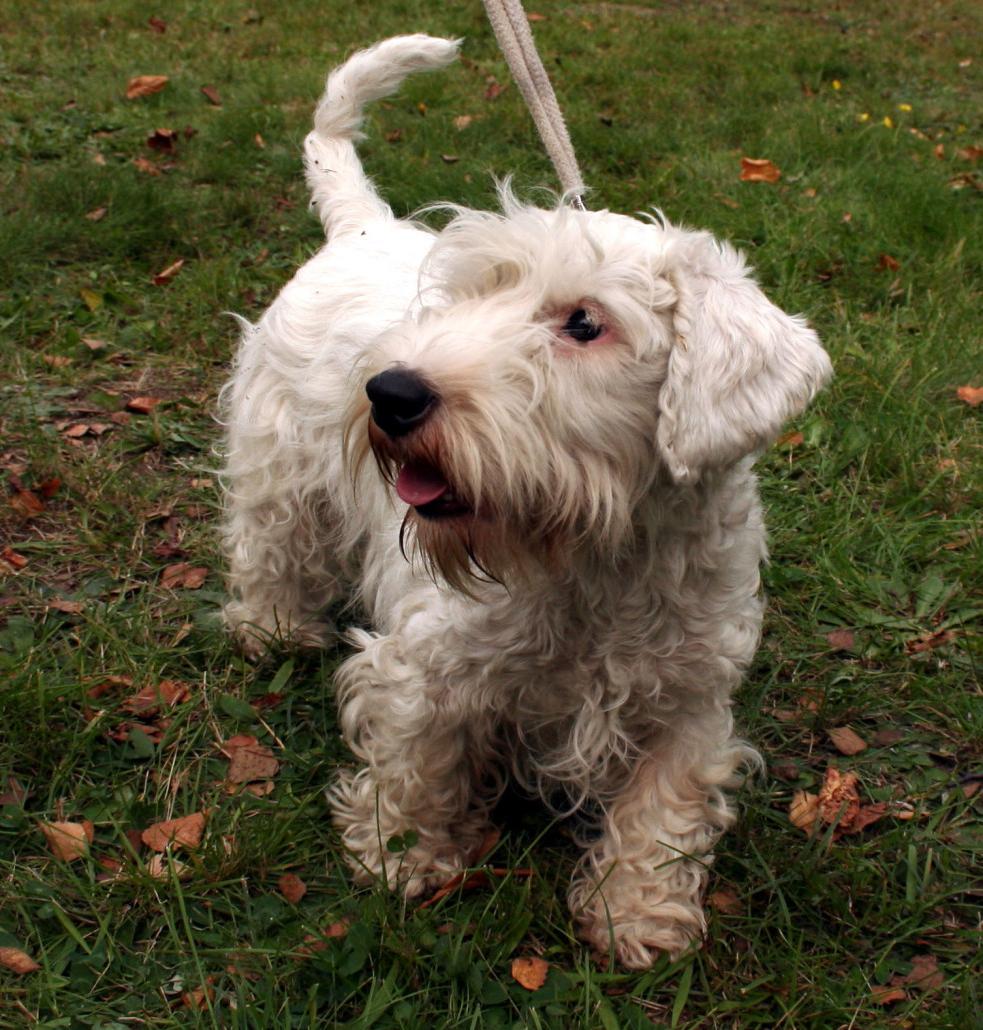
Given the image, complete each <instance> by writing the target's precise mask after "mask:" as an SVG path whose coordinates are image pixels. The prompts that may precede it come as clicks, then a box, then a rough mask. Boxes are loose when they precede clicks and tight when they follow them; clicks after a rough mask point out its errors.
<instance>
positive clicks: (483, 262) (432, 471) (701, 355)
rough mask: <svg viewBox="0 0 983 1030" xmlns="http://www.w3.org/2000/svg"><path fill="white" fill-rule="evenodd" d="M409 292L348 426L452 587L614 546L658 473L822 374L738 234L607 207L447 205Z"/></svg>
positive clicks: (754, 420) (723, 443)
mask: <svg viewBox="0 0 983 1030" xmlns="http://www.w3.org/2000/svg"><path fill="white" fill-rule="evenodd" d="M421 299H422V306H421V309H420V311H419V313H418V314H416V315H414V316H413V317H412V318H411V319H409V320H407V322H406V323H404V324H402V325H400V326H398V327H395V328H394V329H393V330H392V331H391V332H389V333H387V334H386V335H385V336H384V337H383V338H381V339H380V340H379V341H378V344H377V346H376V347H375V348H374V351H373V353H372V354H371V356H370V360H369V363H368V367H367V370H366V374H365V390H366V393H365V394H364V395H360V398H359V400H358V402H357V403H356V406H355V408H354V409H353V412H352V415H351V420H350V423H349V424H350V430H351V432H350V438H351V439H352V440H354V441H356V444H357V442H358V441H361V443H362V446H361V447H359V446H355V447H354V449H353V453H354V456H355V458H356V460H359V459H360V458H361V457H364V456H365V454H366V453H367V452H368V450H369V448H371V450H372V451H373V452H374V453H375V455H376V457H377V459H378V461H379V464H380V467H381V469H382V470H383V472H384V473H385V474H386V475H387V476H388V477H389V478H390V480H391V482H392V483H393V484H394V487H395V491H396V493H397V495H398V496H399V498H400V499H401V500H402V501H403V502H405V503H406V504H407V506H408V510H407V517H406V522H405V523H404V533H410V534H411V535H412V537H413V539H414V540H415V546H416V547H417V548H418V550H419V551H420V552H421V553H422V555H423V556H424V557H425V559H426V560H427V561H429V563H430V565H431V568H432V569H433V570H434V571H436V572H439V573H441V574H442V575H443V576H444V577H445V578H446V579H447V580H448V581H449V582H450V583H452V584H454V585H457V586H460V587H465V588H466V587H467V581H468V578H469V577H470V576H472V575H474V574H475V573H476V572H479V571H486V572H489V573H490V574H491V575H493V576H494V577H496V578H503V577H507V576H509V575H511V574H512V573H514V572H516V571H520V570H523V569H526V568H529V567H530V566H531V565H535V566H541V565H542V564H543V563H545V564H547V565H555V564H557V563H562V562H563V561H564V560H566V559H567V558H568V557H569V556H570V555H572V554H574V553H578V552H580V551H582V550H583V549H584V548H591V549H594V550H595V551H602V552H605V553H607V554H609V555H610V554H614V553H616V552H617V550H618V548H620V547H623V546H624V544H625V541H626V540H627V539H628V538H629V537H630V536H631V534H632V527H633V525H634V524H635V518H636V513H637V512H638V509H639V506H640V505H641V504H642V503H643V502H644V500H645V499H646V498H647V497H648V496H650V495H651V493H652V491H653V490H659V489H671V488H673V486H674V485H675V487H676V488H686V487H687V486H688V485H690V484H694V483H696V482H698V481H699V480H700V478H701V476H703V475H704V474H705V473H707V472H708V471H709V470H712V469H719V468H726V467H727V466H730V465H732V464H734V463H735V462H737V461H739V460H741V459H742V458H744V457H745V456H747V455H749V454H751V453H753V452H755V451H757V450H759V449H760V448H762V447H764V446H765V445H767V444H768V443H769V442H770V441H771V440H773V439H774V437H775V436H776V435H777V433H778V431H779V429H780V427H781V425H782V423H783V422H784V421H785V420H786V419H787V418H789V417H790V416H792V415H795V414H796V413H798V412H799V411H801V410H802V409H803V408H804V407H805V405H806V404H807V403H808V401H809V400H810V398H811V397H812V396H813V394H814V393H815V392H816V391H817V390H818V388H819V387H820V386H821V385H822V384H823V382H824V381H825V380H826V379H827V378H828V376H829V374H830V364H829V360H828V358H827V356H826V354H825V352H824V351H823V349H822V347H821V346H820V344H819V340H818V339H817V337H816V335H815V333H814V332H812V330H811V329H809V327H808V326H807V325H806V323H805V321H804V320H803V319H801V318H798V317H790V316H789V315H786V314H785V313H784V312H782V311H781V310H779V309H778V308H777V307H775V306H774V305H773V304H771V303H770V301H768V299H767V298H766V297H765V296H764V294H763V293H762V292H761V290H760V289H759V288H758V287H757V286H756V285H755V283H754V282H753V280H752V279H751V278H750V276H749V274H748V271H747V269H746V267H745V264H744V261H743V259H742V258H741V256H740V255H739V254H738V253H737V252H736V251H734V250H733V249H731V248H730V247H727V246H725V245H720V244H718V243H717V242H716V241H715V240H714V239H713V238H712V237H711V236H710V235H709V234H707V233H694V232H686V231H683V230H680V229H676V228H673V227H670V226H668V225H666V224H663V223H660V222H655V221H653V222H652V223H651V224H649V223H646V222H642V221H636V220H634V219H630V218H625V217H623V216H620V215H613V214H610V213H608V212H593V213H588V212H582V211H577V210H573V209H570V208H568V207H560V208H558V209H556V210H550V211H544V210H539V209H536V208H529V207H524V206H521V205H519V204H518V203H517V202H515V201H514V200H513V199H512V198H511V197H510V196H509V195H508V194H506V195H505V198H504V211H503V213H502V214H500V215H499V214H491V213H487V212H474V211H466V210H462V211H458V212H457V213H456V216H455V217H454V219H453V220H452V221H451V222H450V224H449V225H448V226H447V227H446V228H445V229H444V230H443V232H442V233H441V234H440V236H439V237H438V239H437V241H436V244H435V246H434V249H433V252H432V255H431V257H430V259H429V261H428V264H427V267H426V269H425V271H424V278H423V280H422V293H421Z"/></svg>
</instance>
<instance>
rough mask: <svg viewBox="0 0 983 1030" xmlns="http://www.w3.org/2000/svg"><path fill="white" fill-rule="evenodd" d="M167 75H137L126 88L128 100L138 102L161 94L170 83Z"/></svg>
mask: <svg viewBox="0 0 983 1030" xmlns="http://www.w3.org/2000/svg"><path fill="white" fill-rule="evenodd" d="M168 81H169V80H168V77H167V76H166V75H137V76H135V77H134V78H132V79H130V81H129V84H128V85H127V87H126V99H127V100H136V99H138V98H139V97H149V96H150V95H151V94H153V93H159V92H160V91H161V90H162V89H163V88H164V87H165V86H166V85H167V83H168Z"/></svg>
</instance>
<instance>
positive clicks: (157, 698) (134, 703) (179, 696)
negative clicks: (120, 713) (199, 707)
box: [122, 680, 191, 717]
mask: <svg viewBox="0 0 983 1030" xmlns="http://www.w3.org/2000/svg"><path fill="white" fill-rule="evenodd" d="M190 696H191V688H190V687H189V686H188V684H187V683H181V682H180V681H179V680H161V681H160V683H151V684H148V685H147V686H145V687H144V688H143V689H142V690H140V691H139V692H138V693H136V694H134V695H133V697H129V698H127V699H126V700H125V701H124V702H123V705H122V707H123V709H124V711H127V712H129V713H130V714H131V715H139V716H141V717H144V716H148V715H153V714H154V713H155V712H157V711H159V710H160V709H161V708H173V707H174V706H175V705H179V704H180V703H181V702H182V701H187V699H188V698H189V697H190Z"/></svg>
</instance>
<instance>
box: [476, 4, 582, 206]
mask: <svg viewBox="0 0 983 1030" xmlns="http://www.w3.org/2000/svg"><path fill="white" fill-rule="evenodd" d="M484 5H485V11H486V12H487V13H488V20H489V21H490V22H491V27H492V30H493V31H494V33H495V38H496V39H497V40H498V45H499V46H500V47H501V48H502V53H503V54H504V55H505V60H506V61H507V62H508V65H509V69H510V70H511V72H512V77H513V78H514V79H515V81H516V83H517V85H518V87H519V90H520V92H521V93H522V96H523V98H524V99H525V101H526V106H527V107H528V108H529V113H530V114H531V115H532V120H533V121H534V122H535V123H536V129H537V131H538V132H539V138H540V139H541V140H542V141H543V146H545V147H546V153H547V154H548V155H549V158H550V160H551V161H552V162H553V167H554V168H555V169H556V174H557V175H558V176H559V179H560V185H561V186H562V187H563V192H564V194H565V195H566V196H568V197H569V199H570V202H571V203H572V204H573V206H574V207H578V208H580V210H582V211H583V210H586V208H585V207H584V201H583V194H584V193H585V192H586V190H587V187H586V186H585V185H584V180H583V177H582V176H581V174H580V168H579V167H578V165H577V157H576V155H575V154H574V152H573V144H572V143H571V142H570V134H569V133H568V132H567V126H566V123H565V122H564V120H563V115H562V113H561V112H560V105H559V104H558V103H557V102H556V94H555V93H554V92H553V87H552V85H550V80H549V76H548V75H547V74H546V69H545V68H544V67H543V62H542V61H541V60H540V58H539V53H538V52H537V50H536V43H535V41H534V40H533V38H532V30H531V29H530V28H529V20H528V19H527V18H526V13H525V11H523V9H522V0H484Z"/></svg>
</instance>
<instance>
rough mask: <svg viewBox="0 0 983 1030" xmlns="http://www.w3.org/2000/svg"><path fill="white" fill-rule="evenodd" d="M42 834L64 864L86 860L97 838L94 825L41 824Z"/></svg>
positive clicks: (87, 823)
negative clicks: (90, 847)
mask: <svg viewBox="0 0 983 1030" xmlns="http://www.w3.org/2000/svg"><path fill="white" fill-rule="evenodd" d="M40 827H41V832H42V833H43V834H44V836H45V838H46V839H47V841H48V847H49V848H50V849H51V853H52V854H53V855H54V856H55V858H60V859H61V860H62V861H63V862H74V861H75V859H77V858H85V856H86V855H87V854H88V853H89V844H90V843H91V842H92V838H93V837H94V836H95V829H94V827H93V825H92V823H90V822H88V821H86V822H81V823H41V824H40Z"/></svg>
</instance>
